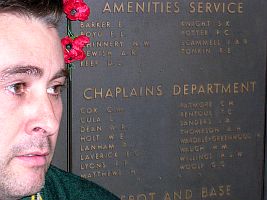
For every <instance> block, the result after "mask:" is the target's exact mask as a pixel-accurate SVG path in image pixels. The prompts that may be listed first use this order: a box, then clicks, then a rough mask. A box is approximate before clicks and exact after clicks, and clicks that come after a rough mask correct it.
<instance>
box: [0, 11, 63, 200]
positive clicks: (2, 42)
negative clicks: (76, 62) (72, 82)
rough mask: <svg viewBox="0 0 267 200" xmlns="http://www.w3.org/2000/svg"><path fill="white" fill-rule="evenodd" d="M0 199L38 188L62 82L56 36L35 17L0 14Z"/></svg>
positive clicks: (49, 152) (53, 141) (59, 107)
mask: <svg viewBox="0 0 267 200" xmlns="http://www.w3.org/2000/svg"><path fill="white" fill-rule="evenodd" d="M0 30H1V31H0V113H1V114H0V137H1V139H0V199H18V198H19V197H21V196H25V195H30V194H33V193H36V192H38V191H39V190H40V189H41V187H42V186H43V184H44V176H45V173H46V171H47V168H48V166H49V164H50V162H51V159H52V156H53V153H54V148H55V144H56V139H57V135H58V129H59V123H60V119H61V114H62V102H61V97H60V88H61V86H62V85H63V84H64V82H65V73H64V72H65V71H64V61H63V55H62V49H61V44H60V40H59V38H58V36H57V32H56V30H55V29H54V28H51V27H48V26H47V25H44V24H43V23H41V22H40V21H37V20H34V19H32V20H31V19H27V18H24V17H21V16H14V15H11V14H0Z"/></svg>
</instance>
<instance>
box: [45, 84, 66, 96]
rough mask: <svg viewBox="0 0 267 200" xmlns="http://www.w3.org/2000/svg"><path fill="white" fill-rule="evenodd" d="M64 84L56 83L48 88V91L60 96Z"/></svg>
mask: <svg viewBox="0 0 267 200" xmlns="http://www.w3.org/2000/svg"><path fill="white" fill-rule="evenodd" d="M63 86H64V85H54V86H52V87H49V88H47V93H48V94H51V95H54V96H59V95H60V94H61V92H62V88H63Z"/></svg>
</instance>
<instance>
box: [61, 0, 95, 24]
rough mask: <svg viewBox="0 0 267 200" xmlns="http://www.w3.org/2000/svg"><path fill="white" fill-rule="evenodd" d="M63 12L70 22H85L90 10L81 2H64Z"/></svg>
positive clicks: (80, 0) (75, 0)
mask: <svg viewBox="0 0 267 200" xmlns="http://www.w3.org/2000/svg"><path fill="white" fill-rule="evenodd" d="M63 4H64V12H65V14H66V15H67V18H68V19H70V20H80V21H85V20H87V19H88V17H89V15H90V8H89V7H88V6H87V4H86V3H84V1H83V0H65V1H64V2H63Z"/></svg>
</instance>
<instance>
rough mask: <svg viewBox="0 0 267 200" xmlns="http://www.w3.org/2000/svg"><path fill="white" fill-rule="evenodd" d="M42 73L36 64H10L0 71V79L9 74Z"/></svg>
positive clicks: (31, 74)
mask: <svg viewBox="0 0 267 200" xmlns="http://www.w3.org/2000/svg"><path fill="white" fill-rule="evenodd" d="M43 73H44V72H43V70H42V69H41V68H39V67H36V66H31V65H27V66H11V67H7V68H5V69H4V70H2V71H1V72H0V80H4V79H5V78H7V77H9V76H14V75H20V74H24V75H28V76H37V77H41V76H42V75H43Z"/></svg>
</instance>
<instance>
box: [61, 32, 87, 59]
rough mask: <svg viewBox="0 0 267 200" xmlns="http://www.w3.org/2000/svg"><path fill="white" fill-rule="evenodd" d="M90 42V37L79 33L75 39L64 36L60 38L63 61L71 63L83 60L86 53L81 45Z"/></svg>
mask: <svg viewBox="0 0 267 200" xmlns="http://www.w3.org/2000/svg"><path fill="white" fill-rule="evenodd" d="M89 42H90V39H89V38H88V37H87V36H85V35H80V36H78V37H76V38H75V39H72V38H70V37H69V36H66V37H64V38H62V39H61V44H62V47H63V50H64V60H65V63H71V62H74V61H77V60H83V59H84V58H85V57H86V55H85V53H84V51H83V47H84V46H85V45H86V44H88V43H89Z"/></svg>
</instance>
